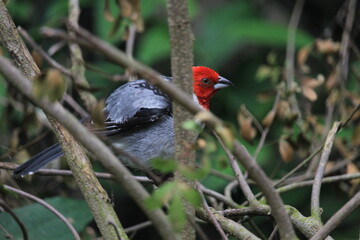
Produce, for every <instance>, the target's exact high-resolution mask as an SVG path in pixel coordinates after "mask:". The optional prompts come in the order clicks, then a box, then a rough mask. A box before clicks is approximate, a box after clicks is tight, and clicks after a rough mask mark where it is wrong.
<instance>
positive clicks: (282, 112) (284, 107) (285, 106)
mask: <svg viewBox="0 0 360 240" xmlns="http://www.w3.org/2000/svg"><path fill="white" fill-rule="evenodd" d="M290 112H291V109H290V105H289V103H288V102H287V101H285V100H280V102H279V105H278V107H277V115H278V116H279V117H280V119H282V120H284V119H286V116H287V115H288V114H289V113H290Z"/></svg>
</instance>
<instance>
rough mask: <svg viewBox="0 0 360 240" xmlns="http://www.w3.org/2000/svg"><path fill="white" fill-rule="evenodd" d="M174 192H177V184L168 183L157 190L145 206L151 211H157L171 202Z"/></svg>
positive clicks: (146, 201)
mask: <svg viewBox="0 0 360 240" xmlns="http://www.w3.org/2000/svg"><path fill="white" fill-rule="evenodd" d="M174 190H175V191H176V186H175V182H167V183H165V184H163V185H161V186H160V187H159V188H158V189H156V190H155V191H154V192H153V194H152V195H151V196H150V197H149V198H148V199H146V200H145V205H146V206H147V207H148V208H149V209H156V208H159V207H161V206H162V205H164V204H165V203H167V202H168V201H170V199H171V198H172V195H173V192H174Z"/></svg>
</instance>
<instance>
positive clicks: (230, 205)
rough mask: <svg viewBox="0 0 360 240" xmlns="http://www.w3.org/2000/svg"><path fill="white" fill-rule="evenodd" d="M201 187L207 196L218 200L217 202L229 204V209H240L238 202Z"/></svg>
mask: <svg viewBox="0 0 360 240" xmlns="http://www.w3.org/2000/svg"><path fill="white" fill-rule="evenodd" d="M199 187H200V190H201V191H202V192H203V193H204V194H205V195H208V196H211V197H213V198H216V199H217V200H219V201H221V202H223V203H225V204H227V205H228V206H229V207H233V208H238V207H239V204H237V203H236V202H234V201H232V200H231V199H229V198H227V197H226V196H224V195H222V194H220V193H218V192H216V191H214V190H211V189H209V188H207V187H205V186H203V185H201V184H200V185H199Z"/></svg>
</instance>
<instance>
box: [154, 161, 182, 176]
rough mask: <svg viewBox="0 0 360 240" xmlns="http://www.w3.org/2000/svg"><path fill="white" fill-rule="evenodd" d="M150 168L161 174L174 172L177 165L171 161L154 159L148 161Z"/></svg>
mask: <svg viewBox="0 0 360 240" xmlns="http://www.w3.org/2000/svg"><path fill="white" fill-rule="evenodd" d="M150 163H151V166H152V167H153V168H155V169H156V170H159V171H160V172H162V173H170V172H174V171H175V170H176V167H177V163H176V161H175V160H173V159H162V158H154V159H151V161H150Z"/></svg>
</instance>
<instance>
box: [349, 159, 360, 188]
mask: <svg viewBox="0 0 360 240" xmlns="http://www.w3.org/2000/svg"><path fill="white" fill-rule="evenodd" d="M358 172H359V168H358V167H357V166H356V165H355V164H354V163H352V162H350V163H348V164H347V165H346V174H355V173H358ZM351 183H352V184H359V183H360V179H353V180H351Z"/></svg>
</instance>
